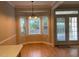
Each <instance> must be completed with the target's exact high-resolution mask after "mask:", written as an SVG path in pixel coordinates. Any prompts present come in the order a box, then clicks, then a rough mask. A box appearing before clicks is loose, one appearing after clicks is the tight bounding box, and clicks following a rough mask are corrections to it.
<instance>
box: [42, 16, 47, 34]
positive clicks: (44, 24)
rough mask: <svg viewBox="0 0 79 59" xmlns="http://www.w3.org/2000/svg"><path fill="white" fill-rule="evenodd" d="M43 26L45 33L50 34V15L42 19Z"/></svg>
mask: <svg viewBox="0 0 79 59" xmlns="http://www.w3.org/2000/svg"><path fill="white" fill-rule="evenodd" d="M42 27H43V30H42V32H43V34H48V17H47V16H44V17H43V19H42Z"/></svg>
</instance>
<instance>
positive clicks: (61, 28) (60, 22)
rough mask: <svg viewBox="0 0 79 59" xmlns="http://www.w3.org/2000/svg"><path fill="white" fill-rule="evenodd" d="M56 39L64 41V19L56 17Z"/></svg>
mask: <svg viewBox="0 0 79 59" xmlns="http://www.w3.org/2000/svg"><path fill="white" fill-rule="evenodd" d="M57 40H58V41H65V19H64V18H57Z"/></svg>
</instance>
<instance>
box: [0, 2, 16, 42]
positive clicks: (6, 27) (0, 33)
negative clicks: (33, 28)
mask: <svg viewBox="0 0 79 59" xmlns="http://www.w3.org/2000/svg"><path fill="white" fill-rule="evenodd" d="M15 35H16V28H15V9H14V7H12V6H11V5H9V4H8V3H7V2H0V42H2V41H4V40H6V39H12V40H11V42H12V41H13V42H16V38H15ZM9 37H10V38H9Z"/></svg>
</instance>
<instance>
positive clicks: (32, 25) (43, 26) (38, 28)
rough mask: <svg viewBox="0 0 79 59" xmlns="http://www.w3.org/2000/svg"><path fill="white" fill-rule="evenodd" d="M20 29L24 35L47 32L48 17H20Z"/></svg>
mask: <svg viewBox="0 0 79 59" xmlns="http://www.w3.org/2000/svg"><path fill="white" fill-rule="evenodd" d="M20 29H21V30H20V31H21V33H25V35H33V34H46V35H47V34H48V17H47V16H41V17H40V16H38V17H25V16H22V17H20Z"/></svg>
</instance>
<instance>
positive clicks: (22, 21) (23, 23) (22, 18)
mask: <svg viewBox="0 0 79 59" xmlns="http://www.w3.org/2000/svg"><path fill="white" fill-rule="evenodd" d="M25 19H26V18H25V17H20V31H21V33H25Z"/></svg>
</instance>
